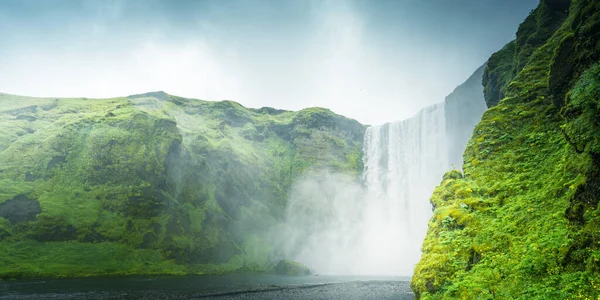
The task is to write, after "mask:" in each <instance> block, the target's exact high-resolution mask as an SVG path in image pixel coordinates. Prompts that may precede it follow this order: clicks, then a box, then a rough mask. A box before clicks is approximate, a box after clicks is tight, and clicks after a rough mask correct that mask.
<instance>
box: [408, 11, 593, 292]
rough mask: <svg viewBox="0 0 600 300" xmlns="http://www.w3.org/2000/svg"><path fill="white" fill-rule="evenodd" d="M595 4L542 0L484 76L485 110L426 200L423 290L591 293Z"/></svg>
mask: <svg viewBox="0 0 600 300" xmlns="http://www.w3.org/2000/svg"><path fill="white" fill-rule="evenodd" d="M599 55H600V2H598V1H591V0H585V1H584V0H578V1H576V0H574V1H572V2H570V3H569V1H541V3H540V5H539V7H538V8H537V9H535V10H534V11H533V12H532V14H531V15H530V16H529V17H528V18H527V19H526V20H525V22H524V23H523V24H522V25H521V26H520V28H519V31H518V33H517V39H516V40H515V41H514V42H512V43H510V44H509V45H507V46H506V47H505V48H504V49H502V50H501V51H500V52H498V53H496V54H494V55H493V56H492V58H490V61H489V63H488V67H487V69H486V75H484V77H485V76H487V79H485V78H484V85H485V96H486V101H487V102H488V105H489V106H490V107H491V108H490V109H489V110H488V111H486V113H485V114H484V116H483V118H482V120H481V122H480V123H479V124H478V125H477V127H476V129H475V132H474V134H473V136H472V138H471V140H470V142H469V145H468V147H467V150H466V151H465V154H464V161H465V164H464V166H463V169H464V174H463V173H461V172H459V171H451V172H449V173H447V174H446V175H445V176H444V179H443V181H442V183H441V185H440V186H438V187H437V188H436V190H435V192H434V194H433V196H432V197H431V203H432V204H433V206H434V215H433V217H432V218H431V220H430V221H429V231H428V233H427V237H426V239H425V241H424V244H423V248H422V250H423V256H422V259H421V261H420V262H419V264H418V265H417V266H416V268H415V275H414V277H413V280H412V289H413V291H414V292H415V293H416V294H417V296H418V297H420V298H423V299H457V298H460V299H494V298H497V299H571V298H574V299H597V298H598V296H599V293H600V292H599V291H600V209H599V207H598V202H599V201H600V124H599V122H600V65H599V64H598V59H599Z"/></svg>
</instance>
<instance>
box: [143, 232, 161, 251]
mask: <svg viewBox="0 0 600 300" xmlns="http://www.w3.org/2000/svg"><path fill="white" fill-rule="evenodd" d="M157 240H158V238H157V237H156V235H155V234H154V233H151V232H147V233H146V234H144V238H143V241H142V243H141V244H140V248H152V246H153V245H154V243H155V242H156V241H157Z"/></svg>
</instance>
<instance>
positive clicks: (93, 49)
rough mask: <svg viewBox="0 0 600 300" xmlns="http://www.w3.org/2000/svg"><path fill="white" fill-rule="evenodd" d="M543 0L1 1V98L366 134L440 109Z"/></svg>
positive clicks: (509, 38) (510, 37)
mask: <svg viewBox="0 0 600 300" xmlns="http://www.w3.org/2000/svg"><path fill="white" fill-rule="evenodd" d="M537 3H538V0H206V1H202V0H197V1H183V0H169V1H167V0H163V1H160V0H38V1H34V0H2V1H0V41H2V42H1V43H0V45H1V46H0V92H4V93H12V94H20V95H28V96H47V97H90V98H92V97H115V96H125V95H130V94H137V93H144V92H148V91H157V90H164V91H165V92H167V93H170V94H174V95H178V96H183V97H190V98H200V99H207V100H223V99H228V100H235V101H237V102H240V103H242V104H243V105H245V106H247V107H262V106H272V107H277V108H284V109H292V110H297V109H301V108H305V107H310V106H321V107H327V108H330V109H332V110H333V111H335V112H337V113H340V114H343V115H346V116H349V117H352V118H355V119H357V120H359V121H361V122H363V123H366V124H379V123H383V122H386V121H392V120H399V119H404V118H407V117H410V116H411V115H413V114H414V113H416V111H418V110H419V109H421V108H423V107H425V106H427V105H430V104H433V103H436V102H440V101H443V99H444V97H445V96H446V95H447V94H448V93H450V92H451V91H452V90H453V89H454V88H455V87H456V86H457V85H458V84H460V83H462V82H463V81H465V80H466V79H467V78H468V77H469V75H470V74H471V73H472V72H473V71H475V69H477V67H479V66H480V65H481V64H483V63H484V62H485V61H486V59H487V58H488V57H489V55H490V54H492V53H493V52H495V51H497V50H498V49H500V48H501V47H502V46H503V45H504V44H505V43H506V42H508V41H510V40H511V39H513V38H514V33H515V32H516V29H517V26H518V24H519V23H520V22H521V21H522V20H523V19H524V18H525V17H526V16H527V14H528V13H529V11H530V10H531V9H533V8H534V7H535V6H536V5H537Z"/></svg>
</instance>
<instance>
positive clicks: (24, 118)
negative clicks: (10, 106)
mask: <svg viewBox="0 0 600 300" xmlns="http://www.w3.org/2000/svg"><path fill="white" fill-rule="evenodd" d="M17 120H25V121H29V122H33V121H35V120H37V118H36V117H34V116H27V115H18V116H17Z"/></svg>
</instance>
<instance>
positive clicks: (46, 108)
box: [40, 101, 58, 111]
mask: <svg viewBox="0 0 600 300" xmlns="http://www.w3.org/2000/svg"><path fill="white" fill-rule="evenodd" d="M57 106H58V104H57V103H56V101H54V102H52V103H50V104H46V105H42V106H40V107H41V108H42V109H43V110H45V111H49V110H51V109H53V108H55V107H57Z"/></svg>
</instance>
